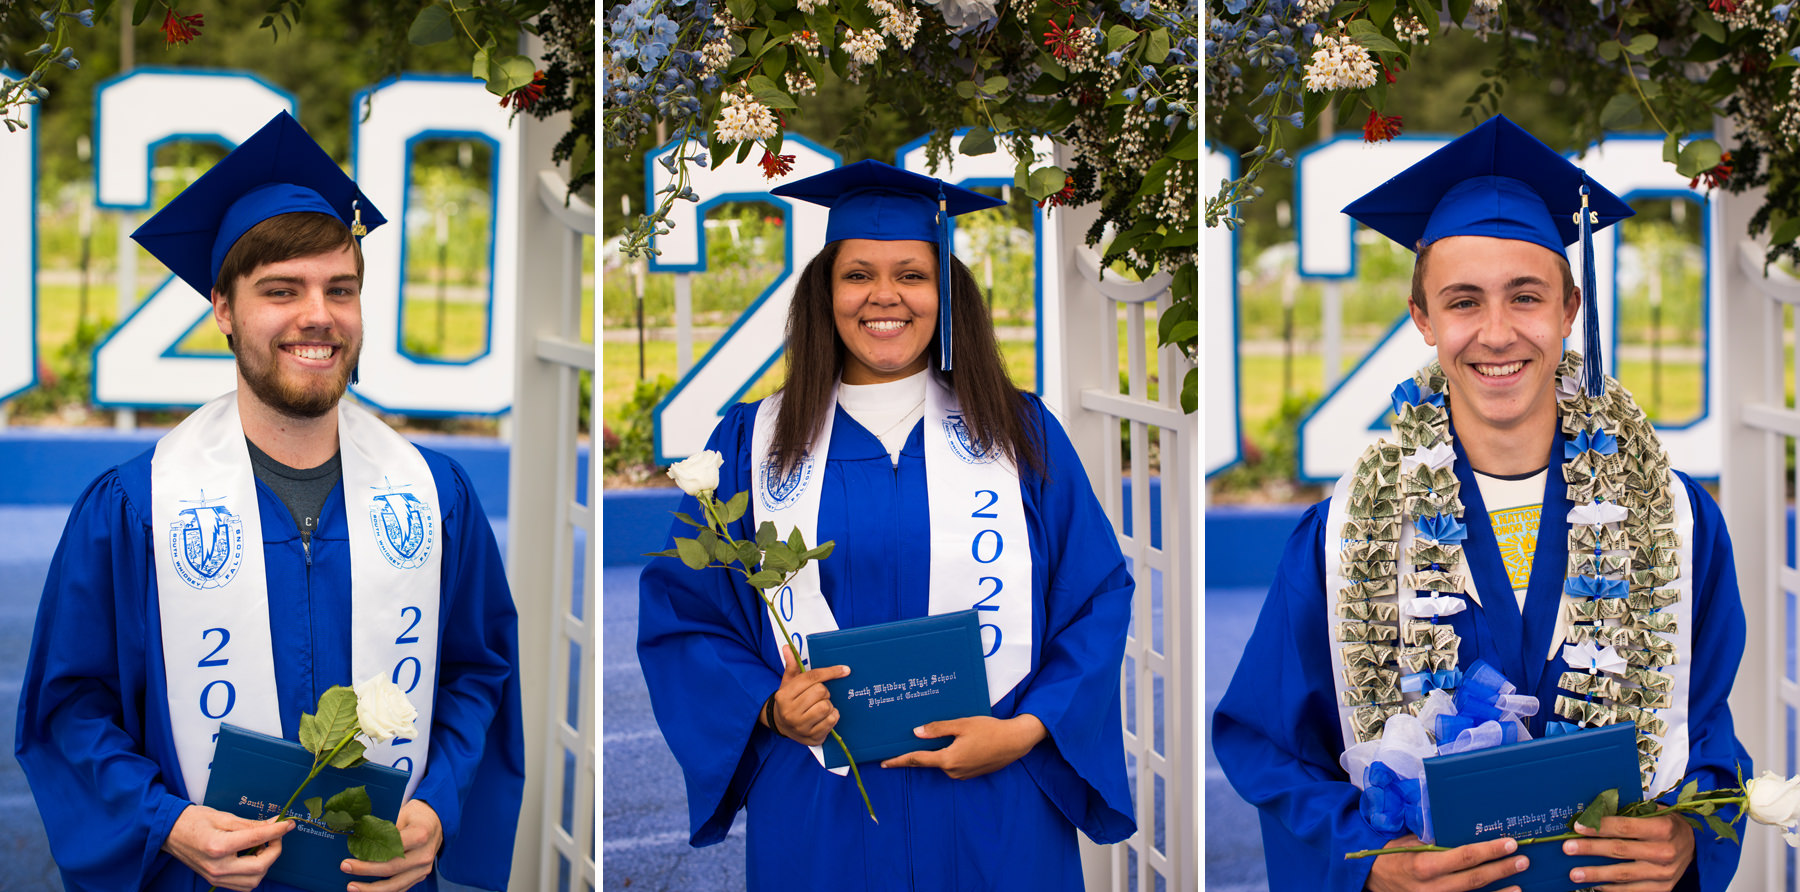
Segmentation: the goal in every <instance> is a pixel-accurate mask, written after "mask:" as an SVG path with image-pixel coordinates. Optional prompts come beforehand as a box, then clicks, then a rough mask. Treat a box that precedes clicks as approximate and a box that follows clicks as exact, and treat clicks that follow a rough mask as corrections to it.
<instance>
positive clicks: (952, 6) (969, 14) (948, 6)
mask: <svg viewBox="0 0 1800 892" xmlns="http://www.w3.org/2000/svg"><path fill="white" fill-rule="evenodd" d="M925 2H926V3H927V4H929V5H931V6H935V7H937V8H938V12H940V13H942V14H943V16H944V24H946V25H949V26H950V27H952V28H955V29H956V30H958V31H967V30H969V29H972V28H976V27H980V26H983V25H986V24H988V23H989V22H992V21H994V20H995V19H997V18H999V14H998V13H996V12H995V11H994V7H996V6H998V5H999V2H998V0H925Z"/></svg>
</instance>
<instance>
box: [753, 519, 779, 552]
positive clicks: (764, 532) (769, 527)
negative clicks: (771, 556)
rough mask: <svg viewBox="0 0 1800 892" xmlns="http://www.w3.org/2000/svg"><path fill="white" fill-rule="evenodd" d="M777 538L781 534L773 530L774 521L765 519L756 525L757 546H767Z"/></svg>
mask: <svg viewBox="0 0 1800 892" xmlns="http://www.w3.org/2000/svg"><path fill="white" fill-rule="evenodd" d="M779 538H781V534H780V533H777V532H775V522H774V521H772V520H765V521H763V522H762V523H761V524H759V525H758V526H757V527H756V547H757V548H768V547H769V545H770V544H772V543H773V542H775V540H777V539H779Z"/></svg>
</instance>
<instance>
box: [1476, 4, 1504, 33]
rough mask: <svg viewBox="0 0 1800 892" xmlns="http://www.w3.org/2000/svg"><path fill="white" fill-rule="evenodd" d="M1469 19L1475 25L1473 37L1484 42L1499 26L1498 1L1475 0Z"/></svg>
mask: <svg viewBox="0 0 1800 892" xmlns="http://www.w3.org/2000/svg"><path fill="white" fill-rule="evenodd" d="M1469 19H1470V20H1471V21H1473V22H1474V24H1475V36H1476V37H1479V38H1481V39H1482V40H1486V39H1487V36H1488V35H1489V34H1492V33H1493V32H1494V30H1495V28H1496V27H1497V26H1498V25H1499V24H1500V0H1475V3H1474V4H1473V5H1472V6H1470V7H1469Z"/></svg>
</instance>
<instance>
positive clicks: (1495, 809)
mask: <svg viewBox="0 0 1800 892" xmlns="http://www.w3.org/2000/svg"><path fill="white" fill-rule="evenodd" d="M1642 782H1643V779H1642V778H1641V777H1639V776H1638V760H1637V727H1636V726H1635V725H1633V724H1632V723H1630V722H1623V723H1621V724H1617V725H1608V726H1606V727H1604V728H1589V729H1587V730H1583V731H1577V732H1574V733H1572V734H1562V735H1558V736H1556V737H1545V738H1541V739H1539V740H1528V741H1525V742H1524V743H1515V744H1511V745H1508V746H1497V747H1492V748H1489V749H1483V750H1475V751H1473V752H1467V753H1456V754H1454V755H1449V756H1434V757H1432V758H1429V759H1426V760H1425V793H1426V797H1427V799H1428V801H1429V804H1430V808H1431V827H1432V831H1433V833H1434V834H1435V835H1436V837H1437V844H1438V845H1441V846H1460V845H1466V844H1468V843H1472V842H1482V841H1484V840H1489V839H1498V838H1500V837H1503V836H1510V837H1513V838H1514V839H1524V838H1527V837H1534V836H1553V835H1555V834H1558V833H1563V832H1566V831H1568V829H1569V826H1570V823H1571V822H1572V821H1573V820H1574V818H1575V816H1576V815H1578V814H1581V811H1582V809H1584V808H1586V807H1587V804H1588V803H1589V802H1591V801H1593V799H1594V797H1595V796H1598V795H1600V794H1601V793H1603V792H1605V791H1607V790H1614V789H1616V790H1618V791H1619V804H1620V805H1621V806H1623V805H1626V804H1628V803H1632V802H1636V801H1638V800H1639V799H1642V798H1643V791H1642V790H1641V789H1640V788H1639V784H1641V783H1642ZM1518 854H1520V855H1524V856H1525V857H1527V858H1530V859H1531V866H1530V867H1528V868H1526V869H1525V872H1524V873H1520V874H1514V875H1512V876H1509V877H1506V878H1505V879H1502V880H1499V881H1498V882H1494V883H1491V884H1489V885H1487V886H1483V887H1482V889H1481V892H1490V890H1495V889H1503V888H1505V887H1507V886H1512V885H1515V884H1516V885H1518V886H1519V887H1520V888H1522V889H1524V890H1525V892H1567V890H1569V889H1571V888H1581V889H1586V888H1589V887H1591V886H1593V885H1594V884H1592V883H1589V884H1585V885H1581V886H1576V885H1575V884H1573V883H1570V882H1569V871H1570V869H1572V868H1575V867H1585V866H1589V865H1600V864H1615V863H1617V862H1616V861H1614V860H1613V859H1611V858H1604V857H1601V856H1598V855H1581V856H1575V855H1565V854H1563V850H1562V844H1561V843H1539V844H1535V845H1530V846H1524V847H1521V848H1520V849H1519V852H1518Z"/></svg>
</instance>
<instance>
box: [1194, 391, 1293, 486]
mask: <svg viewBox="0 0 1800 892" xmlns="http://www.w3.org/2000/svg"><path fill="white" fill-rule="evenodd" d="M1317 399H1318V394H1317V393H1316V392H1310V391H1309V392H1307V393H1304V394H1299V395H1295V396H1290V397H1288V398H1287V399H1285V400H1283V401H1282V403H1281V410H1280V411H1279V412H1277V413H1276V414H1275V416H1274V417H1273V418H1271V419H1270V420H1269V421H1268V423H1267V424H1266V425H1265V426H1264V428H1263V429H1262V430H1261V431H1260V432H1258V435H1257V436H1255V437H1254V441H1253V442H1251V443H1245V444H1244V445H1245V447H1246V448H1245V456H1244V460H1243V461H1241V462H1239V463H1237V464H1236V465H1233V466H1232V467H1230V468H1228V469H1226V470H1225V471H1223V472H1221V473H1220V474H1219V475H1218V476H1217V477H1214V478H1213V485H1214V486H1216V487H1218V488H1219V489H1221V490H1225V491H1232V492H1254V491H1265V490H1268V489H1271V488H1275V489H1280V488H1285V487H1291V486H1292V485H1293V482H1294V481H1295V480H1297V479H1299V476H1300V452H1299V446H1300V420H1301V419H1302V418H1303V417H1305V415H1306V411H1307V409H1309V408H1311V406H1312V403H1313V402H1314V401H1315V400H1317Z"/></svg>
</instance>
